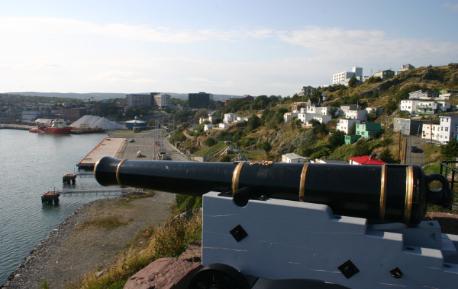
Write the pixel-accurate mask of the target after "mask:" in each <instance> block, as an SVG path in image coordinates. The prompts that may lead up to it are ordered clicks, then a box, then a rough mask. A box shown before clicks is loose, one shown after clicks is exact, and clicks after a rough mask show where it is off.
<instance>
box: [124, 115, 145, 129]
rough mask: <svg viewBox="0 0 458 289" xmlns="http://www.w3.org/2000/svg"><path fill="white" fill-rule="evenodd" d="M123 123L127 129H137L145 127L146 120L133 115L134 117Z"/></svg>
mask: <svg viewBox="0 0 458 289" xmlns="http://www.w3.org/2000/svg"><path fill="white" fill-rule="evenodd" d="M125 124H126V127H127V128H128V129H132V130H139V129H144V128H146V121H144V120H141V119H137V117H135V119H132V120H128V121H126V122H125Z"/></svg>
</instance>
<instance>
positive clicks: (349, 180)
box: [94, 157, 458, 289]
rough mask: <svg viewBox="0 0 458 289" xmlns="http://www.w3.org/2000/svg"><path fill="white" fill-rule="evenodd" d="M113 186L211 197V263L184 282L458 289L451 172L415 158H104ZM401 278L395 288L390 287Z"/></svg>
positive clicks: (103, 177) (262, 288) (206, 242)
mask: <svg viewBox="0 0 458 289" xmlns="http://www.w3.org/2000/svg"><path fill="white" fill-rule="evenodd" d="M94 173H95V178H96V180H97V181H98V182H99V183H100V184H101V185H105V186H109V185H120V186H131V187H141V188H150V189H155V190H160V191H165V192H171V193H179V194H187V195H192V196H203V210H202V216H203V233H202V265H203V266H204V267H203V268H202V269H201V270H199V271H197V272H195V273H194V275H193V276H192V278H190V281H189V283H188V284H187V285H186V286H184V287H180V288H190V289H195V288H202V289H205V288H220V289H222V288H244V289H247V288H252V289H268V288H277V289H278V288H290V289H294V288H352V289H367V288H392V287H393V286H395V287H396V286H398V287H408V288H450V289H451V288H455V287H454V286H455V285H456V284H457V282H458V254H457V250H456V245H457V244H458V236H455V235H448V234H443V233H442V232H441V229H440V226H439V224H438V223H437V222H436V221H428V220H425V219H424V217H425V213H426V208H427V206H428V204H435V205H439V206H442V207H444V208H450V207H451V204H452V192H451V191H450V189H449V184H448V182H447V180H446V179H445V177H443V176H441V175H434V174H433V175H426V174H424V173H423V171H422V170H421V168H420V167H417V166H407V165H383V166H352V165H334V164H310V163H305V164H286V163H272V162H237V163H197V162H176V161H137V160H119V159H115V158H111V157H104V158H102V159H100V160H99V161H98V162H97V163H96V165H95V168H94ZM390 286H391V287H390Z"/></svg>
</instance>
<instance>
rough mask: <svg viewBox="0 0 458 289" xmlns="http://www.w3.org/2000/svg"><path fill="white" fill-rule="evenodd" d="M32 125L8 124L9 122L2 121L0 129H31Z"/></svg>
mask: <svg viewBox="0 0 458 289" xmlns="http://www.w3.org/2000/svg"><path fill="white" fill-rule="evenodd" d="M33 127H34V126H32V125H25V124H8V123H0V129H18V130H29V129H31V128H33Z"/></svg>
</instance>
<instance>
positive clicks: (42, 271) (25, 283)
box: [3, 192, 174, 289]
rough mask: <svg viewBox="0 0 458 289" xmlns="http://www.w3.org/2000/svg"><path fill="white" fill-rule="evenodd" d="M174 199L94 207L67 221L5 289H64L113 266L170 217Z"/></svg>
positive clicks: (116, 202)
mask: <svg viewBox="0 0 458 289" xmlns="http://www.w3.org/2000/svg"><path fill="white" fill-rule="evenodd" d="M173 203H174V195H172V194H166V193H161V192H157V193H156V194H155V195H154V197H147V198H139V199H133V200H128V199H126V198H120V199H111V200H99V201H96V202H93V203H91V204H89V205H87V206H85V207H83V208H81V209H80V210H78V211H77V212H76V213H75V214H74V215H72V216H71V217H69V218H68V219H67V220H66V221H65V222H64V223H62V224H61V225H60V226H59V228H58V229H56V230H54V231H53V232H52V233H51V234H50V237H49V238H48V239H47V240H45V241H44V242H43V243H41V244H40V245H39V246H38V247H37V249H35V250H34V252H33V253H32V254H31V255H30V256H29V257H27V259H26V261H25V263H24V264H23V265H22V266H21V267H20V268H19V269H18V270H17V271H16V272H15V273H14V275H13V276H14V278H13V279H12V280H10V281H9V282H7V283H6V284H5V286H4V287H3V288H27V289H34V288H40V286H41V285H42V284H43V283H44V282H46V283H47V284H48V285H49V288H52V289H59V288H66V285H68V284H69V283H73V282H77V281H78V280H79V279H80V278H81V276H83V275H84V274H85V273H86V272H90V271H97V270H99V268H102V267H104V266H105V265H107V264H109V263H111V262H112V261H113V260H114V258H115V256H116V255H117V254H118V253H119V252H120V250H121V249H123V248H125V247H127V246H128V245H129V244H130V242H131V241H132V240H133V238H134V237H135V235H136V234H137V233H138V232H139V231H141V230H142V229H143V228H146V227H148V226H150V225H155V224H159V223H161V222H163V221H164V220H165V219H166V218H167V217H168V216H169V214H170V206H171V205H172V204H173Z"/></svg>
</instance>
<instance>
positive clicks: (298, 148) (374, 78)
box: [0, 64, 458, 165]
mask: <svg viewBox="0 0 458 289" xmlns="http://www.w3.org/2000/svg"><path fill="white" fill-rule="evenodd" d="M456 70H457V67H456V65H455V64H449V65H448V66H444V67H423V68H418V69H416V68H415V67H414V66H413V65H411V64H404V65H402V66H401V67H400V68H399V70H398V71H393V70H391V69H387V70H381V71H377V72H375V73H374V74H372V75H370V76H367V75H364V73H363V68H361V67H353V68H352V69H351V70H350V71H343V72H338V73H335V74H333V75H332V77H331V81H330V85H329V86H323V87H312V86H304V87H302V88H301V89H300V91H299V92H298V93H296V94H294V95H292V96H288V97H280V96H265V95H263V96H249V95H245V96H240V97H230V96H227V97H221V96H220V97H218V100H215V99H214V97H213V95H212V94H210V93H206V92H197V93H189V94H187V95H186V96H185V97H183V95H181V97H180V98H175V97H173V96H172V95H175V94H168V93H155V92H153V93H137V94H125V95H124V96H123V97H116V98H109V99H102V100H94V99H93V98H87V99H81V98H79V99H78V98H63V97H46V96H43V94H39V95H37V96H30V95H22V94H13V93H9V94H0V123H2V124H4V125H3V127H5V124H21V125H31V126H33V125H37V124H40V123H43V122H46V121H48V122H49V121H51V120H52V119H63V120H64V121H66V122H67V124H69V125H70V126H71V127H72V129H73V130H74V132H75V133H84V132H93V131H109V130H116V129H131V130H135V131H139V130H144V129H147V128H159V127H163V128H166V129H167V130H168V131H169V132H170V133H171V141H173V142H174V143H175V145H176V146H177V147H178V148H179V149H181V150H183V151H184V152H186V153H187V154H188V155H190V156H191V157H193V158H194V159H197V160H220V161H221V160H239V159H273V160H279V161H280V160H282V161H284V162H304V161H312V162H350V163H354V164H356V163H361V164H363V163H374V162H380V161H381V162H384V161H388V162H401V163H405V162H409V161H410V162H413V163H415V164H419V165H422V164H424V163H425V162H427V159H428V156H426V157H425V156H424V155H423V153H424V149H423V144H434V145H447V144H449V143H450V142H454V143H455V142H456V141H457V138H458V114H457V113H456V111H457V110H458V109H457V100H456V99H457V96H458V85H457V84H455V82H456V81H457V80H456V78H457V73H456V72H455V71H456ZM448 74H451V76H452V78H451V79H450V80H448V81H446V79H445V78H444V77H445V75H448ZM453 77H455V78H453ZM412 81H415V83H414V84H409V83H410V82H412ZM406 83H407V84H409V85H407V84H406ZM450 83H451V84H452V85H450ZM120 96H122V94H121V95H120ZM262 128H264V129H262ZM272 128H273V129H274V130H275V132H274V131H271V130H269V129H272ZM291 128H293V129H291ZM291 130H292V131H291ZM308 130H310V131H312V132H313V133H309V134H308V135H307V134H306V131H308ZM272 134H285V135H287V137H285V139H289V140H290V143H289V144H285V143H284V142H282V141H281V140H279V139H274V138H273V135H272ZM395 134H397V135H398V136H397V137H396V136H395ZM307 137H308V138H312V139H311V140H307V141H304V139H307ZM371 140H378V141H379V142H380V143H378V144H377V145H371V143H370V142H368V141H371ZM364 141H365V142H364ZM304 142H305V143H307V145H305V144H304ZM330 142H333V144H331V143H330ZM293 144H296V145H293ZM352 145H353V147H356V148H360V147H361V146H365V148H366V149H363V150H358V149H357V150H356V151H355V150H353V152H351V153H349V152H346V153H341V154H339V153H338V152H339V151H341V150H343V149H342V148H339V146H344V147H345V146H346V147H347V148H348V149H349V148H351V146H352ZM350 151H351V150H350ZM361 157H363V158H361ZM383 159H384V160H383Z"/></svg>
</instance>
